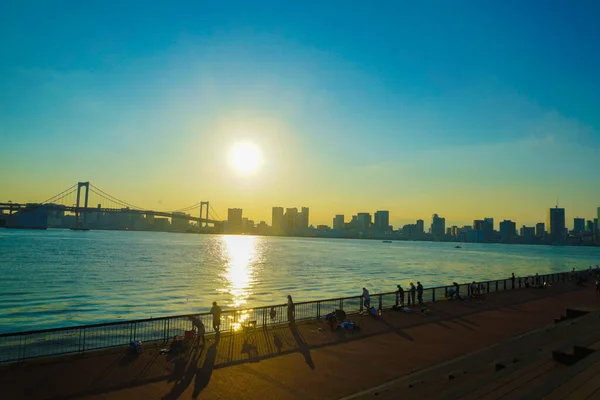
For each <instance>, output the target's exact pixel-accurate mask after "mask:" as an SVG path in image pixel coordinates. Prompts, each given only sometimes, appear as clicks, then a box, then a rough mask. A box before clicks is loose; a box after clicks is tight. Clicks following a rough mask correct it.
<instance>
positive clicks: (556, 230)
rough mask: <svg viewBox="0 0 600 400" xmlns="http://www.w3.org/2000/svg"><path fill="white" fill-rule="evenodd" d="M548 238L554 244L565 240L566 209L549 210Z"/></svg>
mask: <svg viewBox="0 0 600 400" xmlns="http://www.w3.org/2000/svg"><path fill="white" fill-rule="evenodd" d="M547 222H548V237H549V238H550V240H551V241H552V242H557V241H562V240H564V238H565V233H566V227H565V209H564V208H558V207H555V208H549V209H548V221H547Z"/></svg>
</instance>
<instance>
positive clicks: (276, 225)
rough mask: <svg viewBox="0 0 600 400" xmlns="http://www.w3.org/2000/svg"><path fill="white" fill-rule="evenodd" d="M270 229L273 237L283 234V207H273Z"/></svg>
mask: <svg viewBox="0 0 600 400" xmlns="http://www.w3.org/2000/svg"><path fill="white" fill-rule="evenodd" d="M271 227H272V229H273V233H274V234H275V235H280V234H282V233H283V207H273V211H272V213H271Z"/></svg>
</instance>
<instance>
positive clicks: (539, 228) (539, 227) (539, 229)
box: [535, 222, 546, 238]
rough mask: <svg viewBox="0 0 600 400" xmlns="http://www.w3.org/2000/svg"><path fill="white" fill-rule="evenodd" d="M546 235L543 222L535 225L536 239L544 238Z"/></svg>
mask: <svg viewBox="0 0 600 400" xmlns="http://www.w3.org/2000/svg"><path fill="white" fill-rule="evenodd" d="M545 234H546V226H545V225H544V223H543V222H538V223H537V224H535V237H538V238H543V237H544V236H545Z"/></svg>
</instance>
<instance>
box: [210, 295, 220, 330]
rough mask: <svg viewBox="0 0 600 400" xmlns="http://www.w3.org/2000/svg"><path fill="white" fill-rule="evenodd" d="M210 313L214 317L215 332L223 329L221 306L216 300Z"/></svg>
mask: <svg viewBox="0 0 600 400" xmlns="http://www.w3.org/2000/svg"><path fill="white" fill-rule="evenodd" d="M210 313H211V314H212V317H213V329H214V330H215V332H219V330H220V329H221V307H219V306H218V305H217V302H216V301H213V306H212V308H211V309H210Z"/></svg>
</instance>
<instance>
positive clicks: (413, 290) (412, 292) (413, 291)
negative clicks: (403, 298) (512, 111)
mask: <svg viewBox="0 0 600 400" xmlns="http://www.w3.org/2000/svg"><path fill="white" fill-rule="evenodd" d="M416 292H417V288H416V287H415V285H414V284H413V283H412V282H411V283H410V295H409V296H408V306H409V307H410V306H411V304H412V305H413V306H415V305H416V302H415V294H416ZM411 300H412V303H411Z"/></svg>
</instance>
